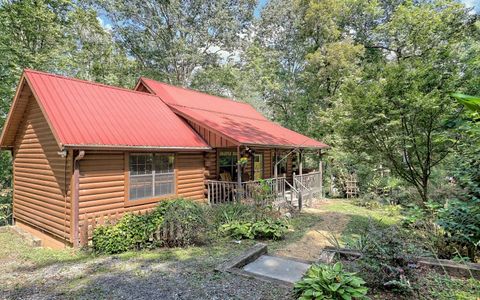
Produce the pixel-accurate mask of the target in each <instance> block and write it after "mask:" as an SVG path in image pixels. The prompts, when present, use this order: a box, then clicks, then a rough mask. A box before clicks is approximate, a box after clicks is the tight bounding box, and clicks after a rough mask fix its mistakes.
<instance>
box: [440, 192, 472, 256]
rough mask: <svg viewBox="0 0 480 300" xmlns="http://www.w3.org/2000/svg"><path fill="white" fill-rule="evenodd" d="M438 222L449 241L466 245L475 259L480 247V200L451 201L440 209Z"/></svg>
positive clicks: (469, 253) (468, 252)
mask: <svg viewBox="0 0 480 300" xmlns="http://www.w3.org/2000/svg"><path fill="white" fill-rule="evenodd" d="M437 223H438V225H440V226H441V227H442V228H443V229H444V230H445V231H446V240H447V242H450V243H453V244H454V245H458V246H459V247H466V248H467V255H468V257H470V259H471V260H472V261H474V260H475V256H476V252H477V250H478V248H479V247H480V201H469V202H467V201H451V202H450V203H449V204H448V206H447V207H446V208H444V209H442V210H440V212H439V216H438V221H437Z"/></svg>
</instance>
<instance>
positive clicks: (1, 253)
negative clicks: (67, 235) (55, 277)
mask: <svg viewBox="0 0 480 300" xmlns="http://www.w3.org/2000/svg"><path fill="white" fill-rule="evenodd" d="M0 245H2V247H0V259H15V260H20V261H26V262H29V263H30V264H31V265H33V266H44V265H49V264H52V263H59V262H60V263H62V262H63V263H65V262H77V261H81V260H85V259H88V258H90V257H91V255H90V254H88V253H86V252H82V251H76V250H73V249H64V250H53V249H49V248H40V247H39V248H32V247H31V246H29V245H27V244H26V243H25V242H24V241H23V240H22V238H21V237H19V236H18V235H16V234H13V233H11V232H0Z"/></svg>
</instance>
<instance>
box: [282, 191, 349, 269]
mask: <svg viewBox="0 0 480 300" xmlns="http://www.w3.org/2000/svg"><path fill="white" fill-rule="evenodd" d="M329 204H330V202H329V201H328V200H327V201H323V202H322V203H320V204H317V205H315V206H314V208H305V209H304V210H303V212H304V213H309V214H317V215H320V216H321V219H322V220H321V221H320V223H318V224H317V225H316V226H314V227H313V228H311V229H310V230H309V231H307V232H306V234H305V235H304V236H303V237H302V239H300V240H299V241H295V242H293V243H291V244H288V245H286V246H285V247H283V248H280V249H278V250H277V251H275V254H276V255H281V256H288V257H295V258H300V259H304V260H309V261H315V260H317V259H318V258H319V256H320V252H321V251H320V250H321V249H323V248H324V247H325V246H333V245H332V244H331V243H330V242H329V239H330V238H331V236H332V234H333V235H334V236H336V237H337V238H339V237H340V234H341V233H342V232H343V230H344V229H345V227H346V226H347V224H348V221H349V220H350V217H348V216H347V215H345V214H342V213H336V212H331V211H328V210H326V209H325V207H326V206H327V205H329Z"/></svg>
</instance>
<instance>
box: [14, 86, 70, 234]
mask: <svg viewBox="0 0 480 300" xmlns="http://www.w3.org/2000/svg"><path fill="white" fill-rule="evenodd" d="M27 90H29V89H27ZM20 97H28V98H29V100H28V104H27V105H26V108H25V112H24V114H23V116H24V117H23V120H22V121H21V123H20V126H19V128H18V130H17V134H16V137H15V146H14V149H13V178H14V193H13V214H14V218H15V219H16V220H19V221H20V222H23V223H25V224H28V225H30V226H33V227H35V228H37V229H39V230H41V231H43V232H45V233H47V234H50V235H53V236H54V237H57V238H60V239H61V240H67V241H70V240H71V235H70V179H71V174H72V162H73V158H72V153H71V152H70V153H68V156H67V157H61V156H60V155H59V154H58V151H60V148H59V146H58V144H57V142H56V140H55V137H54V135H53V133H52V131H51V130H50V127H49V126H48V123H47V120H46V119H45V117H44V115H43V113H42V111H41V109H40V106H39V105H38V103H37V101H36V100H35V98H34V97H33V96H32V94H31V93H30V92H29V91H24V92H23V94H21V95H20Z"/></svg>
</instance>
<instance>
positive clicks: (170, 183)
mask: <svg viewBox="0 0 480 300" xmlns="http://www.w3.org/2000/svg"><path fill="white" fill-rule="evenodd" d="M129 190H130V195H129V197H130V198H129V199H130V200H138V199H148V198H154V197H159V196H165V195H171V194H174V193H175V170H174V155H173V154H164V153H161V154H160V153H132V154H130V186H129Z"/></svg>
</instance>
